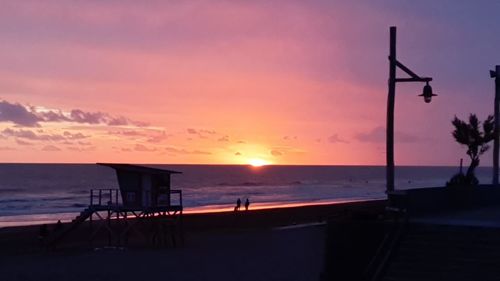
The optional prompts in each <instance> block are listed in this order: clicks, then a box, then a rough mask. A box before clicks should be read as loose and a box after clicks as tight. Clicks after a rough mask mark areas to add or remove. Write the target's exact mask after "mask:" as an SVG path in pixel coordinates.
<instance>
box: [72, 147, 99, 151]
mask: <svg viewBox="0 0 500 281" xmlns="http://www.w3.org/2000/svg"><path fill="white" fill-rule="evenodd" d="M67 149H68V150H71V151H76V152H86V151H94V150H95V146H92V147H76V146H70V147H68V148H67Z"/></svg>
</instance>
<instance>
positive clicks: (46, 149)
mask: <svg viewBox="0 0 500 281" xmlns="http://www.w3.org/2000/svg"><path fill="white" fill-rule="evenodd" d="M42 150H43V151H61V149H60V148H59V147H57V146H54V145H46V146H44V147H43V148H42Z"/></svg>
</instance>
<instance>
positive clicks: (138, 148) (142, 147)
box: [134, 144, 156, 152]
mask: <svg viewBox="0 0 500 281" xmlns="http://www.w3.org/2000/svg"><path fill="white" fill-rule="evenodd" d="M134 150H135V151H141V152H153V151H156V148H149V147H147V146H145V145H143V144H136V145H135V146H134Z"/></svg>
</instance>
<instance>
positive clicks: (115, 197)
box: [45, 163, 183, 247]
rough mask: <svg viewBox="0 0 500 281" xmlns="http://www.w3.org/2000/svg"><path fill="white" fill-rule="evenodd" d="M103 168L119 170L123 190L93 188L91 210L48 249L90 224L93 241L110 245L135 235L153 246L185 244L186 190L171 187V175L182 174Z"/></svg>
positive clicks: (58, 234)
mask: <svg viewBox="0 0 500 281" xmlns="http://www.w3.org/2000/svg"><path fill="white" fill-rule="evenodd" d="M99 165H102V166H107V167H110V168H113V169H114V170H115V171H116V175H117V178H118V183H119V187H120V189H91V190H90V203H89V205H88V207H87V208H86V209H84V210H83V211H82V212H81V213H80V214H79V215H78V216H77V217H76V218H75V219H74V220H73V221H72V222H71V224H70V225H69V226H65V227H64V228H63V229H60V230H58V231H56V232H54V233H53V234H52V235H51V236H49V237H47V239H46V240H45V244H46V245H47V246H49V247H53V246H55V245H56V244H57V243H59V242H60V241H61V240H62V239H64V238H65V237H67V236H68V235H69V234H70V233H71V232H72V231H73V230H74V229H76V228H77V227H79V226H81V225H82V224H84V222H86V221H88V224H87V225H86V226H87V227H88V228H89V236H88V239H89V241H90V242H92V241H93V240H94V238H96V237H97V236H103V235H105V236H107V243H108V246H122V245H126V244H128V242H129V235H130V234H131V233H132V232H133V233H134V234H135V236H139V237H142V238H144V239H146V240H147V239H149V240H151V243H153V244H162V243H166V240H167V239H169V240H172V243H173V244H174V245H175V244H176V241H177V240H179V239H180V240H181V242H182V240H183V229H182V227H183V226H182V210H183V206H182V191H181V190H173V189H171V186H170V182H171V181H170V176H171V175H173V174H180V173H181V172H176V171H170V170H164V169H158V168H152V167H145V166H137V165H130V164H107V163H99ZM130 218H133V219H132V220H131V219H130ZM146 232H147V233H146ZM167 235H168V236H167Z"/></svg>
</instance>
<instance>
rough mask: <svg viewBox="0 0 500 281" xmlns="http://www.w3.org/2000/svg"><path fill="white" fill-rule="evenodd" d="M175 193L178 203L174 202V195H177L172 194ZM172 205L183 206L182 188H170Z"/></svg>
mask: <svg viewBox="0 0 500 281" xmlns="http://www.w3.org/2000/svg"><path fill="white" fill-rule="evenodd" d="M174 194H177V203H178V204H177V205H176V204H174V202H175V200H172V199H174V198H173V197H175V196H172V195H174ZM170 206H179V207H181V208H182V190H180V189H171V190H170Z"/></svg>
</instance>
